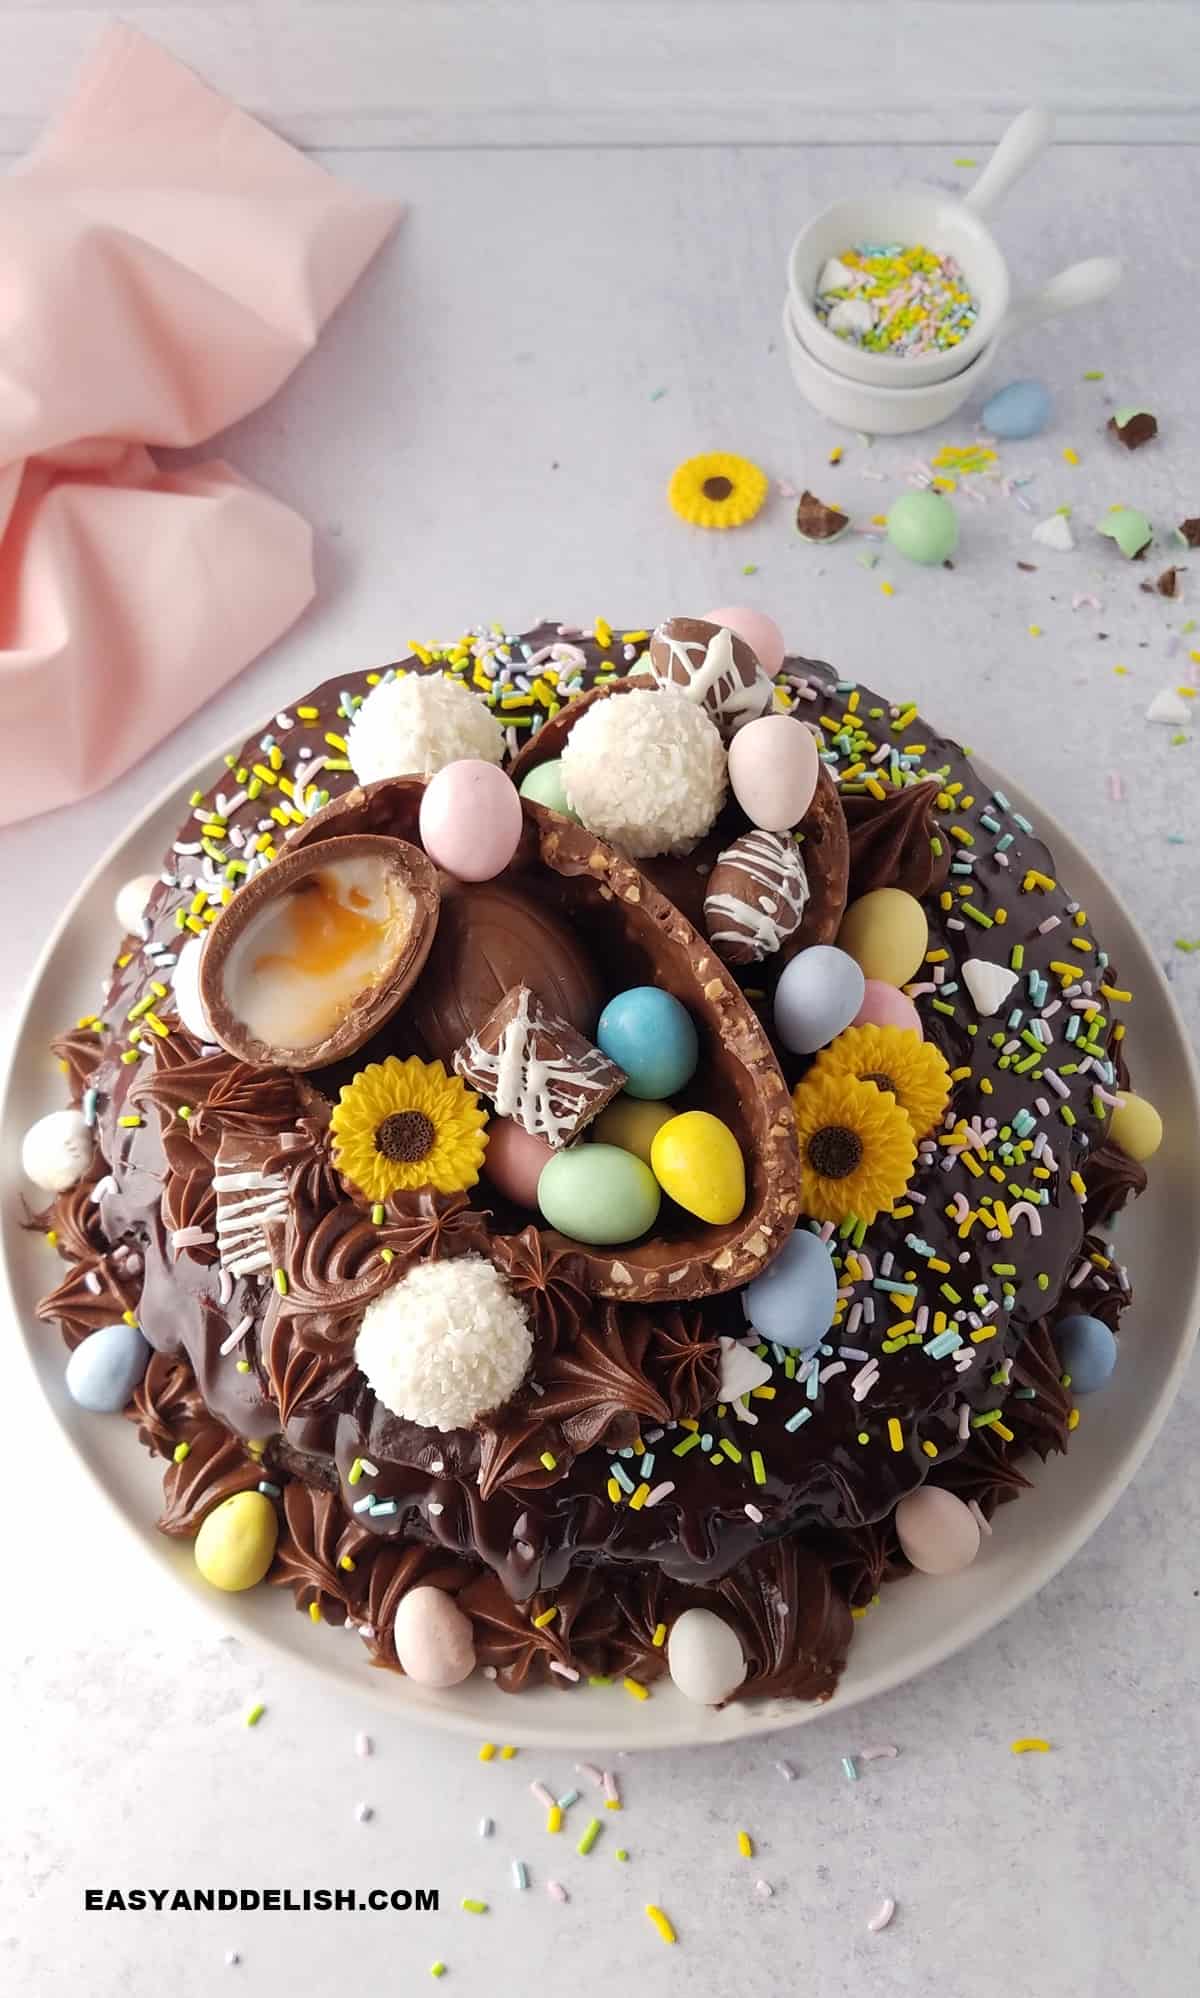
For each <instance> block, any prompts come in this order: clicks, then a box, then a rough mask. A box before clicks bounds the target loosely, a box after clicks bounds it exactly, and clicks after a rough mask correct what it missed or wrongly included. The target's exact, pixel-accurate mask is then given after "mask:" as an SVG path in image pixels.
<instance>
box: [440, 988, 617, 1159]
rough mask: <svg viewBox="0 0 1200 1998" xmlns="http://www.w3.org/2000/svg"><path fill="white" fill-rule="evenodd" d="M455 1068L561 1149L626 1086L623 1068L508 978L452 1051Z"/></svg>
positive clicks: (501, 1111)
mask: <svg viewBox="0 0 1200 1998" xmlns="http://www.w3.org/2000/svg"><path fill="white" fill-rule="evenodd" d="M454 1067H455V1069H456V1071H457V1072H458V1074H459V1075H461V1076H462V1078H463V1080H464V1081H465V1082H469V1083H470V1085H471V1087H472V1089H477V1090H478V1091H479V1094H480V1095H481V1096H487V1097H490V1098H491V1101H492V1103H493V1104H494V1105H495V1109H496V1115H497V1116H498V1117H511V1118H513V1119H514V1120H515V1121H516V1122H517V1123H518V1124H520V1125H521V1126H522V1128H523V1129H524V1130H526V1131H528V1132H529V1134H530V1136H531V1137H534V1138H542V1139H544V1141H545V1143H546V1144H548V1145H553V1146H555V1147H556V1148H561V1147H562V1146H564V1145H569V1144H571V1143H572V1142H573V1140H574V1139H576V1138H577V1137H578V1136H579V1134H580V1132H581V1131H582V1130H583V1129H584V1128H585V1126H586V1125H588V1124H590V1123H591V1121H592V1119H593V1117H598V1116H599V1114H600V1112H601V1111H602V1110H603V1109H604V1107H605V1105H606V1104H607V1103H611V1102H612V1099H613V1097H614V1096H616V1095H617V1093H618V1092H619V1091H620V1090H621V1089H623V1088H624V1087H625V1080H626V1077H625V1071H624V1069H620V1068H618V1067H617V1065H616V1063H615V1062H612V1061H610V1060H609V1059H608V1056H607V1055H606V1054H603V1053H601V1051H600V1049H599V1048H598V1047H594V1046H593V1044H592V1042H591V1041H589V1040H586V1039H585V1038H584V1036H583V1035H582V1034H580V1033H577V1032H576V1031H575V1028H574V1027H573V1026H572V1025H571V1023H570V1021H569V1020H564V1019H562V1018H561V1017H560V1016H559V1015H558V1014H557V1013H551V1012H548V1011H547V1009H546V1008H545V1007H544V1006H543V1005H542V1003H541V1001H540V1000H539V999H538V998H536V997H535V995H534V994H533V993H532V992H531V991H530V989H529V987H528V986H527V985H513V986H510V987H509V990H508V991H507V992H506V993H505V994H504V997H503V998H502V999H501V1000H500V1002H499V1004H498V1005H497V1006H495V1007H493V1009H492V1011H491V1012H490V1013H489V1014H488V1016H487V1019H486V1020H484V1021H483V1023H482V1025H481V1026H479V1027H478V1028H477V1029H476V1030H475V1032H474V1033H473V1034H471V1035H470V1037H469V1038H468V1039H467V1040H466V1041H465V1042H464V1043H463V1045H462V1047H460V1048H459V1049H457V1050H456V1052H455V1056H454Z"/></svg>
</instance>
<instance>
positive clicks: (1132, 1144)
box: [1108, 1089, 1163, 1165]
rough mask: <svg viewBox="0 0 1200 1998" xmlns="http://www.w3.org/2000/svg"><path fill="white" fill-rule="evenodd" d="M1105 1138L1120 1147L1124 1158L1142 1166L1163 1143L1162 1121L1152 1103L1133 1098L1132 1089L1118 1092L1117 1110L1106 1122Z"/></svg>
mask: <svg viewBox="0 0 1200 1998" xmlns="http://www.w3.org/2000/svg"><path fill="white" fill-rule="evenodd" d="M1108 1135H1109V1137H1110V1138H1111V1139H1112V1141H1113V1143H1114V1145H1120V1147H1121V1150H1122V1151H1123V1152H1124V1154H1125V1156H1126V1158H1130V1159H1136V1161H1137V1163H1138V1164H1139V1165H1144V1164H1145V1163H1146V1160H1147V1159H1152V1158H1153V1157H1154V1154H1155V1152H1156V1151H1157V1150H1158V1148H1159V1146H1160V1145H1161V1143H1162V1140H1163V1126H1162V1118H1161V1117H1160V1116H1159V1114H1158V1111H1157V1110H1156V1109H1155V1107H1154V1105H1153V1103H1148V1102H1147V1101H1146V1098H1145V1097H1144V1096H1135V1095H1134V1093H1133V1091H1132V1090H1131V1089H1119V1090H1118V1091H1117V1107H1116V1109H1115V1110H1114V1111H1113V1113H1112V1117H1111V1118H1110V1120H1109V1126H1108Z"/></svg>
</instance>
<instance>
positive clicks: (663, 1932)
mask: <svg viewBox="0 0 1200 1998" xmlns="http://www.w3.org/2000/svg"><path fill="white" fill-rule="evenodd" d="M646 1913H647V1915H648V1916H649V1917H650V1920H651V1921H652V1922H653V1923H654V1926H655V1928H656V1929H657V1930H658V1933H659V1935H660V1936H661V1937H662V1939H663V1941H664V1942H665V1943H673V1942H678V1940H679V1938H678V1936H677V1935H676V1933H675V1931H674V1929H673V1928H672V1926H671V1924H670V1922H669V1921H668V1919H667V1917H666V1916H665V1915H664V1913H663V1911H662V1909H661V1908H656V1907H655V1905H654V1903H653V1901H647V1903H646Z"/></svg>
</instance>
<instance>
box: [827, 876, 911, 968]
mask: <svg viewBox="0 0 1200 1998" xmlns="http://www.w3.org/2000/svg"><path fill="white" fill-rule="evenodd" d="M928 942H929V924H928V923H927V921H926V919H925V911H924V909H923V908H922V907H921V904H920V903H919V902H918V901H917V899H916V896H915V895H906V894H905V892H904V890H903V888H872V889H871V892H870V894H868V895H860V896H859V898H858V900H857V902H851V904H850V907H849V908H848V909H847V911H846V913H845V915H844V916H843V917H842V927H841V929H840V930H839V932H838V949H839V950H844V951H845V952H846V953H847V954H848V955H849V956H850V957H852V958H853V959H854V961H855V963H856V964H858V965H860V966H861V967H862V971H863V975H864V977H866V978H877V979H879V980H880V981H881V982H882V983H883V984H884V985H906V984H907V983H908V981H909V979H910V978H914V977H915V976H916V973H917V971H918V969H919V967H920V965H921V962H922V960H923V958H924V956H925V949H926V945H927V944H928Z"/></svg>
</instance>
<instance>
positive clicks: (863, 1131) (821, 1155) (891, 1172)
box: [792, 1067, 917, 1222]
mask: <svg viewBox="0 0 1200 1998" xmlns="http://www.w3.org/2000/svg"><path fill="white" fill-rule="evenodd" d="M792 1108H793V1110H794V1111H795V1115H796V1135H797V1137H798V1138H799V1140H800V1206H801V1209H802V1211H803V1212H804V1213H805V1214H808V1215H810V1216H811V1217H812V1219H813V1220H814V1221H838V1222H840V1221H845V1220H846V1219H847V1218H848V1217H849V1216H850V1215H854V1216H855V1217H856V1218H857V1219H858V1220H859V1221H873V1220H874V1219H875V1216H876V1215H877V1214H879V1213H881V1212H882V1210H883V1209H884V1208H886V1207H890V1206H891V1205H892V1203H893V1201H895V1200H897V1199H898V1198H899V1196H900V1195H901V1194H902V1193H903V1191H904V1189H905V1187H906V1186H907V1185H908V1181H909V1177H910V1175H911V1173H912V1169H913V1166H914V1165H915V1164H916V1159H917V1145H916V1140H915V1138H914V1137H913V1131H912V1125H911V1124H910V1123H909V1121H908V1118H907V1117H906V1116H905V1114H904V1111H903V1110H902V1109H901V1108H900V1106H899V1104H898V1103H897V1102H896V1100H895V1098H894V1097H892V1096H889V1095H885V1094H884V1092H883V1090H881V1089H877V1088H876V1087H875V1085H874V1084H873V1083H870V1082H856V1081H855V1079H854V1077H853V1076H851V1075H831V1074H828V1073H826V1074H825V1075H818V1073H817V1070H816V1068H815V1067H813V1068H811V1069H810V1070H809V1072H808V1074H807V1075H806V1076H805V1078H804V1080H803V1082H798V1083H797V1084H796V1087H795V1089H794V1090H793V1091H792Z"/></svg>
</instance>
